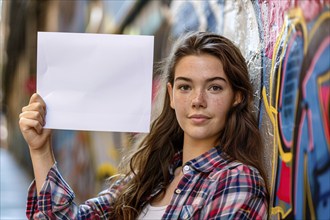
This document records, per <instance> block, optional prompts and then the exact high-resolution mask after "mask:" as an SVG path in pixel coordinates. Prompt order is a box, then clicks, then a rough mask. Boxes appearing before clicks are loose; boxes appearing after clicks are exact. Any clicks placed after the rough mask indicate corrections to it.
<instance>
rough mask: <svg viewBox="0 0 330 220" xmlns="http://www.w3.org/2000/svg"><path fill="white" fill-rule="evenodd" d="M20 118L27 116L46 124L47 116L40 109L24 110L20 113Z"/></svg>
mask: <svg viewBox="0 0 330 220" xmlns="http://www.w3.org/2000/svg"><path fill="white" fill-rule="evenodd" d="M19 118H20V119H21V118H26V119H30V120H36V121H38V122H39V123H40V124H41V125H42V126H44V125H45V123H46V122H45V116H44V115H42V114H41V113H40V112H38V111H24V112H22V113H21V114H20V115H19Z"/></svg>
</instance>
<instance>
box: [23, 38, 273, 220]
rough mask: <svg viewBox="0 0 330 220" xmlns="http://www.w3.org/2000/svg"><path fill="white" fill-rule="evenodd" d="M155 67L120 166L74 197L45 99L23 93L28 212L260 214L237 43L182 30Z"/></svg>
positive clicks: (251, 121) (256, 143)
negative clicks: (157, 78) (158, 75)
mask: <svg viewBox="0 0 330 220" xmlns="http://www.w3.org/2000/svg"><path fill="white" fill-rule="evenodd" d="M163 74H164V76H165V79H166V81H165V83H164V87H166V90H167V91H166V92H165V94H164V95H165V97H164V103H163V108H162V111H161V113H160V114H159V116H158V117H157V118H156V119H155V120H154V122H153V123H152V125H151V131H150V133H149V134H148V135H146V136H145V138H144V139H143V141H142V142H141V144H140V145H139V147H138V148H137V150H136V151H135V152H133V153H132V155H130V156H129V157H127V158H126V160H123V163H122V165H123V166H121V172H120V173H122V174H123V175H120V176H117V177H114V178H112V179H111V184H110V186H109V188H108V189H106V190H105V191H103V192H101V193H100V194H99V195H98V197H96V198H93V199H90V200H87V201H86V202H85V203H84V204H82V205H79V206H77V205H76V204H75V203H74V202H73V199H74V194H73V192H72V190H71V189H70V187H69V186H68V185H67V184H66V183H65V181H64V180H63V178H62V177H61V175H60V173H59V171H58V169H57V167H56V163H55V158H54V156H53V152H52V148H51V143H50V134H51V132H50V130H47V129H43V125H44V124H45V120H44V118H45V114H46V112H45V109H46V105H45V103H44V101H43V100H42V98H41V97H40V96H39V95H37V94H34V95H33V96H32V97H31V99H30V102H29V104H28V106H26V107H24V108H23V109H22V113H21V114H20V128H21V131H22V134H23V136H24V138H25V140H26V141H27V143H28V145H29V149H30V154H31V159H32V163H33V168H34V175H35V181H34V182H33V183H32V185H31V187H30V189H29V196H28V203H27V217H28V218H35V219H48V218H50V219H265V218H267V213H268V191H267V183H266V175H265V171H264V168H263V165H262V152H263V149H262V148H263V145H262V141H261V137H260V134H259V131H258V127H257V123H256V120H255V117H254V114H253V112H252V110H251V105H252V101H253V95H252V93H253V92H252V87H251V84H250V81H249V76H248V70H247V66H246V63H245V60H244V58H243V56H242V55H241V53H240V51H239V50H238V49H237V47H235V46H234V44H233V43H232V42H231V41H229V40H228V39H226V38H224V37H222V36H219V35H216V34H212V33H205V32H198V33H190V34H187V35H185V36H183V37H181V38H180V39H179V40H178V41H177V43H176V44H175V45H174V47H173V50H172V52H171V53H170V55H169V57H168V59H167V60H166V62H165V63H164V68H163ZM77 178H79V177H77Z"/></svg>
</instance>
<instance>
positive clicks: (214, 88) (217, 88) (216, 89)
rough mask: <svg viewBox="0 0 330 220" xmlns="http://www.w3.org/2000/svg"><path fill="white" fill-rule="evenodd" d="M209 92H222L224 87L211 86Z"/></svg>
mask: <svg viewBox="0 0 330 220" xmlns="http://www.w3.org/2000/svg"><path fill="white" fill-rule="evenodd" d="M209 90H211V91H220V90H222V87H221V86H211V87H210V88H209Z"/></svg>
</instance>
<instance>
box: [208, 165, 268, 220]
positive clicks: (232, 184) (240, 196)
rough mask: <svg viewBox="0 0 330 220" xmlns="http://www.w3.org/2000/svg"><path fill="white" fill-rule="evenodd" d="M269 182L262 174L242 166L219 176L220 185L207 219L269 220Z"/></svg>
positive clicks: (209, 208) (210, 205)
mask: <svg viewBox="0 0 330 220" xmlns="http://www.w3.org/2000/svg"><path fill="white" fill-rule="evenodd" d="M267 198H268V196H267V190H266V187H265V182H264V180H263V179H262V177H261V175H260V174H259V172H258V171H257V170H256V169H255V168H253V167H249V166H247V165H243V164H240V165H238V166H237V167H235V168H233V169H228V170H226V171H225V172H223V173H222V174H221V175H220V176H219V184H218V186H217V190H216V192H215V194H214V196H213V199H212V202H210V204H208V206H209V207H208V211H209V212H208V217H207V219H267V216H268V200H267Z"/></svg>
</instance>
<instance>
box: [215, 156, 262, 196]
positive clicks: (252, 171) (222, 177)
mask: <svg viewBox="0 0 330 220" xmlns="http://www.w3.org/2000/svg"><path fill="white" fill-rule="evenodd" d="M210 176H211V178H212V179H214V180H217V182H218V185H219V187H221V188H222V187H224V186H225V185H235V186H240V187H242V188H247V189H251V190H252V189H258V190H259V191H262V192H265V191H266V185H265V181H264V179H263V178H262V176H261V174H260V172H259V171H258V169H257V168H255V167H254V166H251V165H247V164H244V163H242V162H240V161H237V160H230V161H228V163H227V164H226V165H225V166H221V167H218V168H215V169H214V170H213V172H212V173H211V174H210Z"/></svg>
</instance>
